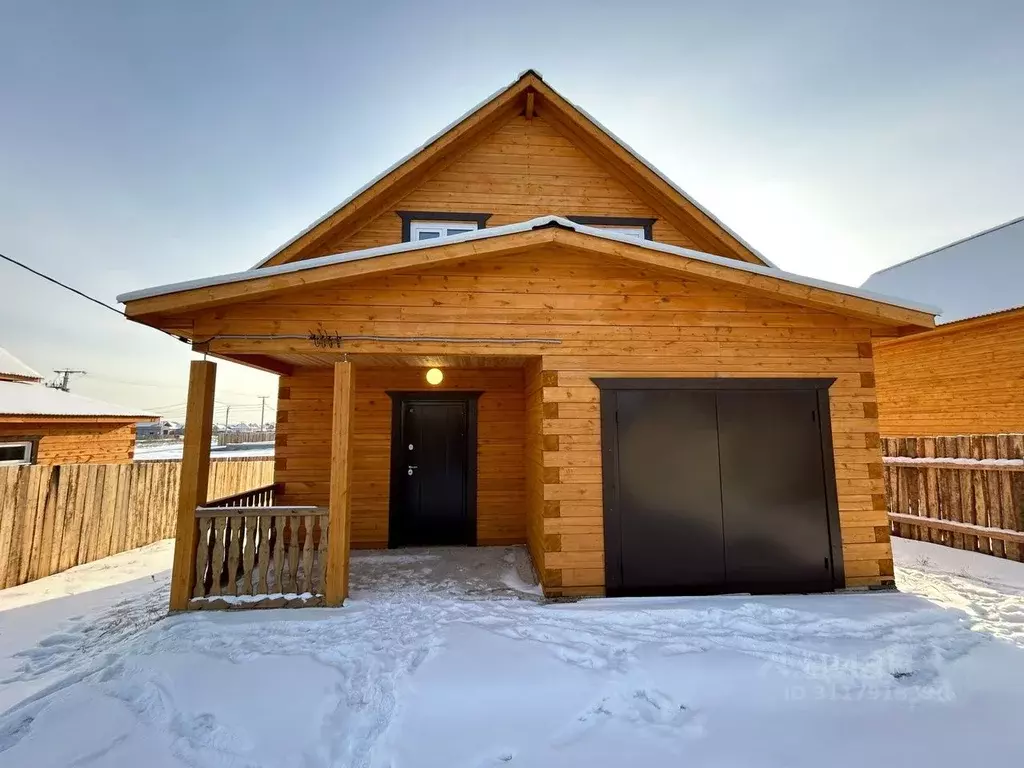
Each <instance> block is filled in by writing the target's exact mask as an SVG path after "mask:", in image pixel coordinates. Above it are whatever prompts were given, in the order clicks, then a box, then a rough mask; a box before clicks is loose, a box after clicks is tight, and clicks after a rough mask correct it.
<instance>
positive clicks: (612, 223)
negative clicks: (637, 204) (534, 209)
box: [568, 216, 657, 240]
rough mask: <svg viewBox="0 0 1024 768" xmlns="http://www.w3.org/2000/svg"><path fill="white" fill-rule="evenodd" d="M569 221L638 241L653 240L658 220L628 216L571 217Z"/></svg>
mask: <svg viewBox="0 0 1024 768" xmlns="http://www.w3.org/2000/svg"><path fill="white" fill-rule="evenodd" d="M568 219H569V221H574V222H576V223H577V224H582V225H584V226H586V227H594V229H603V230H605V231H606V232H614V233H615V234H616V235H625V236H626V237H635V238H636V239H637V240H653V239H654V236H653V233H652V231H653V229H654V222H655V221H657V219H641V218H633V217H627V216H569V217H568Z"/></svg>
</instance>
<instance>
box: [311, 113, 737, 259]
mask: <svg viewBox="0 0 1024 768" xmlns="http://www.w3.org/2000/svg"><path fill="white" fill-rule="evenodd" d="M396 211H438V212H447V211H458V212H470V213H489V214H491V218H490V219H489V220H488V221H487V226H488V227H497V226H501V225H503V224H513V223H516V222H520V221H526V220H527V219H532V218H534V217H536V216H546V215H548V214H558V215H560V216H577V215H578V216H615V217H636V218H653V219H657V221H656V222H655V224H654V229H653V232H652V236H653V237H652V239H654V240H657V241H659V242H662V243H669V244H671V245H678V246H682V247H685V248H697V249H699V250H702V251H705V252H707V253H721V254H722V255H726V256H727V255H729V254H728V253H726V252H725V251H723V249H722V246H721V244H720V243H719V242H718V241H717V240H716V239H715V238H713V237H711V236H710V235H708V234H707V233H706V232H704V231H703V230H702V229H701V228H700V227H699V226H698V225H696V224H694V225H693V226H692V228H691V229H689V230H688V231H686V232H683V231H680V230H679V229H678V228H677V227H675V226H673V225H672V224H670V223H668V222H666V221H665V220H664V218H663V215H662V213H661V212H659V211H655V210H654V209H652V208H651V207H650V206H648V205H646V204H645V203H643V202H641V201H640V200H639V199H638V197H637V195H635V194H634V193H633V192H632V191H631V190H630V189H628V188H627V187H626V186H625V185H624V184H623V183H622V182H621V181H619V180H618V179H617V178H616V177H614V176H613V175H612V174H611V173H610V172H609V171H608V170H606V169H605V168H604V167H602V166H601V165H598V163H596V162H594V160H593V159H591V157H590V156H588V155H587V154H585V153H584V152H583V151H582V150H581V149H580V148H579V147H577V146H576V145H575V144H574V143H573V142H572V141H570V140H569V139H568V138H566V137H565V136H564V135H562V134H561V133H559V132H558V131H557V130H556V129H555V128H554V127H552V125H551V124H549V123H548V122H546V121H545V120H544V119H543V118H542V117H540V116H538V117H534V118H533V119H532V120H529V121H528V120H526V118H525V117H522V116H520V117H515V118H513V119H512V120H510V121H509V122H507V123H506V124H505V125H503V126H502V127H500V128H499V129H498V130H496V131H495V132H494V133H492V134H490V135H489V136H487V137H486V138H484V139H482V140H481V141H480V142H479V143H478V144H477V145H476V146H474V147H472V148H471V149H469V150H468V151H466V152H465V153H464V154H462V155H461V156H460V157H459V158H458V159H456V160H455V161H454V162H453V163H451V164H450V165H449V166H448V167H447V168H444V169H443V170H441V171H440V172H438V173H436V174H435V175H433V176H431V177H430V178H429V179H427V180H426V181H425V182H423V183H422V184H421V185H420V186H419V187H417V188H416V190H415V191H413V192H412V193H410V194H409V195H407V196H406V197H404V198H402V199H401V200H400V201H399V202H397V203H396V204H395V205H393V206H392V207H391V209H390V210H388V211H387V212H385V213H382V214H381V215H379V216H377V217H376V218H375V219H373V220H372V221H370V222H369V223H368V224H366V225H365V226H363V227H362V228H361V229H359V230H358V231H356V232H354V233H342V234H341V235H340V236H338V237H336V238H333V239H328V240H327V241H326V242H325V244H324V245H323V246H322V247H320V248H319V249H318V250H315V251H311V252H310V253H309V255H308V256H306V258H312V257H314V256H322V255H326V254H329V253H341V252H344V251H354V250H359V249H362V248H374V247H377V246H381V245H391V244H393V243H400V242H402V225H401V220H400V218H399V216H398V214H397V213H396Z"/></svg>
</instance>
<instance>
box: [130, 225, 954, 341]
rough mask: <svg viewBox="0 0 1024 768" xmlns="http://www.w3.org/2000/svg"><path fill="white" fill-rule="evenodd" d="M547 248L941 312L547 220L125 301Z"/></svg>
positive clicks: (903, 315) (151, 304)
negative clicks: (553, 246) (560, 247)
mask: <svg viewBox="0 0 1024 768" xmlns="http://www.w3.org/2000/svg"><path fill="white" fill-rule="evenodd" d="M547 243H561V244H564V245H568V246H572V247H576V248H580V249H583V250H590V251H593V252H599V253H607V254H612V255H615V256H620V257H623V258H626V259H631V260H633V261H638V262H643V263H645V264H649V265H652V266H657V267H662V268H666V269H669V270H672V271H676V272H679V273H680V274H681V276H684V275H689V276H692V277H705V278H710V279H713V280H718V281H720V282H723V283H731V284H734V285H737V286H740V287H744V288H748V289H751V290H755V291H759V292H761V293H762V294H769V295H772V296H774V297H775V298H778V299H780V300H782V301H790V302H793V303H797V304H805V305H808V306H827V307H828V308H829V309H830V310H831V311H836V312H839V313H847V314H852V315H855V316H858V317H864V318H867V319H871V320H873V321H876V322H881V323H888V324H892V325H917V326H920V327H932V325H933V323H932V320H931V316H932V315H934V314H936V313H937V312H938V311H939V310H938V309H936V308H934V307H930V306H927V305H923V304H917V303H913V302H906V301H904V300H902V299H896V298H891V297H888V296H882V295H879V294H875V293H872V292H869V291H864V290H860V289H857V288H851V287H849V286H845V285H839V284H836V283H829V282H825V281H823V280H816V279H814V278H811V277H804V276H802V275H795V274H791V273H789V272H783V271H782V270H779V269H776V268H773V267H765V266H762V265H759V264H748V263H745V262H742V261H738V260H736V259H731V258H727V257H724V256H715V255H712V254H707V253H702V252H700V251H694V250H690V249H688V248H680V247H678V246H673V245H668V244H666V243H659V242H655V241H652V240H636V239H634V238H631V237H628V236H626V235H619V234H616V233H614V232H609V231H608V230H605V229H599V228H595V227H588V226H584V225H582V224H577V223H575V222H572V221H569V220H568V219H565V218H562V217H560V216H542V217H539V218H536V219H530V220H529V221H524V222H520V223H518V224H509V225H506V226H501V227H493V228H490V229H481V230H476V231H474V232H469V233H466V234H464V235H457V236H454V237H448V238H444V239H437V240H420V241H415V242H408V243H395V244H393V245H387V246H381V247H378V248H369V249H366V250H362V251H349V252H346V253H340V254H335V255H331V256H321V257H319V258H313V259H304V260H302V261H297V262H293V263H291V264H282V265H279V266H274V267H262V268H254V269H250V270H247V271H245V272H236V273H232V274H227V275H219V276H215V277H208V278H203V279H200V280H191V281H187V282H183V283H172V284H170V285H163V286H157V287H155V288H147V289H144V290H141V291H132V292H130V293H125V294H121V295H120V296H118V297H117V300H118V301H120V302H122V303H124V304H125V305H126V314H127V315H128V316H129V317H132V318H138V317H141V316H143V315H147V314H154V313H158V312H183V311H189V310H195V309H201V308H204V307H208V306H215V305H217V304H224V303H232V302H235V301H246V300H250V299H254V298H257V297H259V296H263V295H266V294H268V293H273V292H276V291H279V290H283V289H288V288H294V287H300V286H308V285H313V284H316V283H321V282H327V281H332V280H338V279H343V278H346V277H354V276H364V275H367V274H372V273H374V272H383V271H393V270H395V269H402V268H405V267H409V266H417V265H427V264H430V263H437V262H439V261H446V260H451V259H460V258H467V257H474V256H475V257H480V256H485V255H497V254H499V253H514V252H517V251H521V250H527V249H530V248H535V247H537V246H539V245H544V244H547Z"/></svg>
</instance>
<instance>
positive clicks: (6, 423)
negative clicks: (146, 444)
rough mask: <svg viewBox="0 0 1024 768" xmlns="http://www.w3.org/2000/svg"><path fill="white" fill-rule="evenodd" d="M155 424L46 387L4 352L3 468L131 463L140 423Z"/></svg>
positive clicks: (0, 362) (0, 401)
mask: <svg viewBox="0 0 1024 768" xmlns="http://www.w3.org/2000/svg"><path fill="white" fill-rule="evenodd" d="M156 418H157V417H156V416H153V415H152V414H148V413H144V412H142V411H140V410H139V409H132V408H125V407H123V406H119V405H112V404H110V403H103V402H100V401H99V400H93V399H91V398H88V397H82V396H81V395H75V394H72V393H70V392H63V391H61V390H59V389H53V388H51V387H47V386H46V385H44V384H43V383H42V377H41V376H40V375H39V374H38V373H37V372H36V371H34V370H32V369H31V368H29V367H28V366H27V365H25V364H24V363H23V362H21V360H19V359H18V358H16V357H15V356H14V355H12V354H11V353H10V352H8V351H6V350H5V349H2V348H0V466H10V465H16V464H123V463H128V462H130V461H132V458H133V454H134V453H135V425H136V423H137V422H139V421H153V420H155V419H156Z"/></svg>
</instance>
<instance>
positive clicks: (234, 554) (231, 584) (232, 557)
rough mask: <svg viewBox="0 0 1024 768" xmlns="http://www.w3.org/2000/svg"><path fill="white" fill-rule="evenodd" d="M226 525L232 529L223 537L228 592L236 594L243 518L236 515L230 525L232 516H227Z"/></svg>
mask: <svg viewBox="0 0 1024 768" xmlns="http://www.w3.org/2000/svg"><path fill="white" fill-rule="evenodd" d="M226 522H227V525H228V526H230V527H231V528H232V529H233V530H230V531H229V532H228V533H227V534H226V535H225V539H226V541H227V546H228V594H229V595H237V594H238V556H239V554H240V550H241V548H242V541H243V539H244V537H245V518H244V517H236V518H234V521H233V525H232V518H231V517H228V518H227V521H226Z"/></svg>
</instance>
